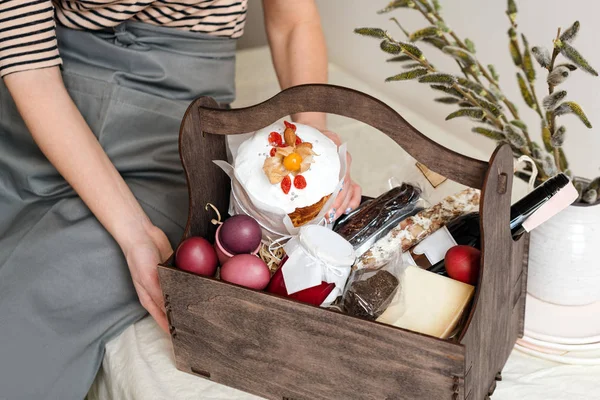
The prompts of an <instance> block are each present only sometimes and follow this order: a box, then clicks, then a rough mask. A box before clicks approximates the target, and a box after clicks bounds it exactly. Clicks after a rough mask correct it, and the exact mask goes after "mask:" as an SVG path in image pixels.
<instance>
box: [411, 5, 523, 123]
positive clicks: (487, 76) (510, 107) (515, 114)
mask: <svg viewBox="0 0 600 400" xmlns="http://www.w3.org/2000/svg"><path fill="white" fill-rule="evenodd" d="M417 9H418V10H419V12H420V13H421V14H423V16H424V17H425V18H426V19H427V21H429V23H431V24H433V25H436V24H437V23H436V20H434V19H433V18H432V17H431V15H433V16H434V17H435V18H436V19H437V20H438V21H440V22H442V23H444V24H446V21H444V19H443V18H442V16H441V15H439V14H438V13H437V12H434V13H432V14H430V13H427V12H425V10H423V9H422V8H421V7H417ZM450 36H452V38H453V39H454V40H456V43H457V44H458V45H459V46H460V47H461V48H462V49H464V50H467V51H468V50H469V49H468V48H467V46H466V45H465V44H464V43H463V41H462V40H460V38H459V37H458V35H456V33H454V31H453V30H452V29H450ZM442 39H443V40H444V42H446V44H447V45H448V46H450V45H451V43H450V41H449V40H448V39H447V38H446V35H444V36H442ZM475 61H476V62H477V68H479V70H480V71H481V73H482V74H483V76H484V77H485V79H487V80H488V82H489V83H490V84H492V85H496V86H497V87H500V85H499V84H498V81H496V80H495V79H494V78H493V77H492V76H491V75H490V74H489V73H488V71H487V70H486V69H485V68H484V67H483V65H481V63H480V62H479V60H477V58H475ZM457 62H458V61H457ZM459 66H460V63H459ZM460 69H461V71H462V72H463V74H465V76H466V75H467V72H466V70H465V69H464V68H463V67H462V66H461V67H460ZM471 76H472V77H473V78H474V79H475V81H477V83H479V84H482V82H481V80H480V79H479V77H478V76H477V74H475V73H471ZM503 103H504V104H505V105H506V107H507V108H508V110H509V111H510V113H511V114H512V116H513V117H514V118H515V119H521V118H520V117H519V112H518V111H517V109H516V108H515V107H513V105H512V104H511V103H510V101H507V100H506V99H504V100H503Z"/></svg>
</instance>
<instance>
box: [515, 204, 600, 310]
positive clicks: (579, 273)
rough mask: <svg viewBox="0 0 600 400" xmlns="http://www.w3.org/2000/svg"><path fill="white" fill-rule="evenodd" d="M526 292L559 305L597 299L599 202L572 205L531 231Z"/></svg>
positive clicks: (599, 278) (599, 280) (599, 283)
mask: <svg viewBox="0 0 600 400" xmlns="http://www.w3.org/2000/svg"><path fill="white" fill-rule="evenodd" d="M527 291H528V292H529V293H530V294H531V295H533V296H535V297H537V298H538V299H540V300H543V301H546V302H549V303H554V304H560V305H572V306H575V305H585V304H590V303H593V302H595V301H600V205H594V206H580V205H572V206H570V207H568V208H567V209H566V210H564V211H562V212H561V213H559V214H558V215H556V216H554V217H553V218H551V219H550V220H548V221H546V222H545V223H544V224H542V225H540V226H539V227H538V228H537V229H535V230H534V231H532V232H531V241H530V248H529V274H528V284H527Z"/></svg>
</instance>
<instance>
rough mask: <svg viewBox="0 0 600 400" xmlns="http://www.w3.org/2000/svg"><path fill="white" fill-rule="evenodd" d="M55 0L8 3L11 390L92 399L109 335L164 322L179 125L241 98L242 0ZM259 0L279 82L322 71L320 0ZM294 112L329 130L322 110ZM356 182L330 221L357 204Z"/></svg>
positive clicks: (1, 353) (0, 379)
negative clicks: (193, 109) (237, 94)
mask: <svg viewBox="0 0 600 400" xmlns="http://www.w3.org/2000/svg"><path fill="white" fill-rule="evenodd" d="M51 1H52V0H4V1H2V2H1V3H0V75H2V77H3V82H4V83H3V84H0V398H2V399H4V398H7V399H11V400H13V399H34V398H35V399H37V398H40V399H41V398H44V399H74V398H83V397H84V396H85V394H86V392H87V390H88V388H89V386H90V385H91V383H92V381H93V379H94V376H95V374H96V371H97V369H98V367H99V365H100V363H101V360H102V355H103V352H104V344H105V343H106V342H107V341H108V340H110V338H112V337H114V336H115V335H117V334H118V333H119V332H121V331H122V330H123V329H124V328H126V327H127V326H128V325H129V324H131V323H133V322H135V321H136V320H138V319H140V318H141V317H143V316H144V315H145V312H146V311H147V312H149V313H150V314H151V315H152V317H154V319H155V320H156V322H157V323H158V324H159V325H160V326H161V327H162V328H163V329H165V330H167V322H166V318H165V314H164V311H163V304H162V295H161V291H160V286H159V284H158V279H157V271H156V265H157V264H158V263H159V262H161V261H163V260H164V259H165V258H166V257H168V256H169V255H170V254H171V252H172V245H173V244H174V243H177V241H178V240H179V238H180V237H181V234H182V231H183V224H184V221H185V220H186V217H187V216H186V210H187V189H186V186H185V178H184V175H183V173H182V169H181V165H180V160H179V156H178V148H177V138H178V131H179V125H180V122H181V119H182V117H183V114H184V111H185V109H186V107H187V106H188V105H189V104H190V102H191V101H192V100H193V99H194V98H196V97H198V96H203V95H207V96H212V97H214V98H215V99H216V100H217V101H219V102H220V103H223V104H227V103H230V102H231V101H232V100H233V99H234V60H235V39H236V38H237V37H239V36H240V35H241V34H242V31H243V26H244V21H245V13H246V6H247V4H246V1H235V0H214V1H213V0H205V1H200V0H179V1H167V0H138V1H137V2H128V1H125V0H60V1H58V0H56V1H54V7H55V8H53V5H52V3H51ZM264 10H265V21H266V29H267V33H268V38H269V44H270V46H271V50H272V54H273V62H274V65H275V68H276V71H277V76H278V78H279V81H280V84H281V87H282V88H286V87H289V86H293V85H297V84H302V83H309V82H326V79H327V71H326V68H327V62H326V51H325V44H324V40H323V34H322V31H321V26H320V22H319V16H318V13H317V9H316V7H315V4H314V1H313V0H304V1H303V0H264ZM55 23H56V27H55ZM57 38H58V41H57ZM57 43H58V44H57ZM61 64H62V70H61V69H60V68H59V66H60V65H61ZM297 121H298V122H301V123H306V124H310V125H313V126H315V127H316V128H318V129H321V130H323V131H325V118H324V116H323V115H321V114H304V115H301V116H299V117H298V118H297ZM325 132H326V134H327V135H328V136H330V137H331V138H332V139H334V140H335V141H337V142H338V143H339V138H338V137H337V135H335V134H333V133H331V132H327V131H325ZM346 182H347V184H346V185H345V187H344V190H343V193H342V194H341V196H339V199H338V201H337V203H336V205H335V211H334V210H332V212H333V214H334V215H335V217H338V216H339V215H340V214H341V213H343V212H344V211H345V210H347V209H349V208H352V207H356V206H357V204H358V202H359V199H360V188H359V187H358V186H357V185H356V184H355V183H353V182H352V181H351V180H350V177H347V178H346ZM140 304H141V305H140Z"/></svg>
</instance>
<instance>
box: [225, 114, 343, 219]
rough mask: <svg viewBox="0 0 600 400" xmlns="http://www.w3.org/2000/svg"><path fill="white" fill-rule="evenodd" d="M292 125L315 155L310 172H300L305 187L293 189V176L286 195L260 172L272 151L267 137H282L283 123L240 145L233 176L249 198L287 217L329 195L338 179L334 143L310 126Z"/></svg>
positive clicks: (263, 130) (337, 157) (338, 167)
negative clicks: (273, 134) (273, 135)
mask: <svg viewBox="0 0 600 400" xmlns="http://www.w3.org/2000/svg"><path fill="white" fill-rule="evenodd" d="M295 125H296V134H297V135H298V136H299V137H300V138H301V139H302V141H303V142H310V143H312V145H313V151H314V152H315V153H316V154H317V155H315V156H314V163H313V164H311V166H310V169H309V170H308V171H306V172H304V173H302V176H304V178H305V179H306V188H304V189H297V188H295V187H294V185H293V180H294V177H293V175H291V174H290V178H291V179H292V188H291V190H290V192H289V193H288V194H285V193H284V192H283V190H282V189H281V184H279V183H277V184H271V182H269V179H268V178H267V175H266V174H265V172H264V171H263V164H264V162H265V159H267V158H268V157H269V152H270V151H271V149H272V146H271V145H270V144H269V134H270V133H271V132H278V133H279V134H281V135H282V137H283V131H284V130H285V126H284V124H283V122H276V123H275V124H273V125H271V126H268V127H266V128H263V129H261V130H259V131H256V132H255V133H254V134H253V135H252V136H251V137H250V138H249V139H247V140H246V141H245V142H244V143H242V144H241V145H240V147H239V149H238V152H237V156H236V158H235V162H234V167H235V170H236V176H237V178H238V180H239V181H240V183H241V184H242V185H243V186H244V187H245V188H246V190H247V191H248V194H249V195H250V196H252V197H254V198H256V199H257V200H260V201H261V202H263V203H265V204H266V205H268V206H269V207H277V208H280V209H283V210H284V211H285V212H286V213H287V214H289V213H292V212H294V210H295V209H296V208H301V207H307V206H310V205H312V204H315V203H317V202H318V201H319V200H321V199H322V198H323V197H324V196H328V195H330V194H332V193H333V191H334V190H335V188H336V186H337V184H338V182H339V180H340V176H339V175H340V158H339V155H338V149H337V146H336V145H335V143H333V141H331V139H329V138H328V137H327V136H325V135H323V134H322V133H321V132H319V131H318V130H317V129H315V128H313V127H311V126H308V125H302V124H295Z"/></svg>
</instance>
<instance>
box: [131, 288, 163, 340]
mask: <svg viewBox="0 0 600 400" xmlns="http://www.w3.org/2000/svg"><path fill="white" fill-rule="evenodd" d="M136 289H137V292H138V297H139V299H140V303H141V304H142V306H143V307H144V308H145V309H146V311H148V313H150V315H151V316H152V318H154V320H155V321H156V323H157V324H158V326H160V328H161V329H162V330H163V331H165V333H169V323H168V321H167V315H166V314H165V311H164V310H163V309H162V308H161V307H159V306H158V305H157V304H156V302H155V300H154V299H153V298H152V297H151V296H150V295H149V294H148V292H147V291H146V289H145V288H144V287H137V286H136ZM161 304H162V301H161Z"/></svg>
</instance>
